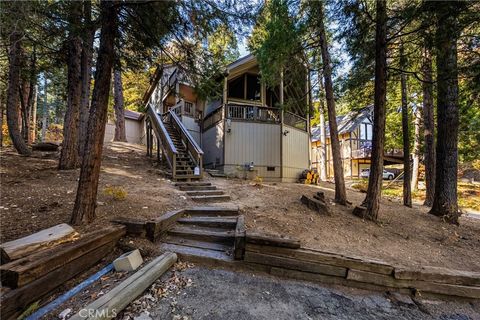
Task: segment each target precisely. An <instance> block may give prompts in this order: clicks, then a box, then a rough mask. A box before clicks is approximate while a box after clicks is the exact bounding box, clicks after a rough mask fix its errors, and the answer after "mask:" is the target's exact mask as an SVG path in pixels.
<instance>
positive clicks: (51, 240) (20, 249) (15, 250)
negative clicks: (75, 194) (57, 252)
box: [0, 223, 78, 263]
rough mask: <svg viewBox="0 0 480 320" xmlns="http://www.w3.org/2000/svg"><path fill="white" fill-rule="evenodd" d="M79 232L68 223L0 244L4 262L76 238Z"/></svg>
mask: <svg viewBox="0 0 480 320" xmlns="http://www.w3.org/2000/svg"><path fill="white" fill-rule="evenodd" d="M77 237H78V234H77V233H76V232H75V230H74V229H73V228H72V227H71V226H69V225H68V224H66V223H62V224H59V225H56V226H53V227H51V228H48V229H44V230H42V231H39V232H36V233H33V234H31V235H29V236H26V237H23V238H20V239H17V240H13V241H9V242H5V243H3V244H1V245H0V253H1V260H2V263H7V262H9V261H12V260H16V259H19V258H22V257H25V256H27V255H29V254H30V253H32V252H36V251H39V250H42V249H45V248H49V247H54V246H56V245H59V244H61V243H65V242H68V241H72V240H75V239H76V238H77Z"/></svg>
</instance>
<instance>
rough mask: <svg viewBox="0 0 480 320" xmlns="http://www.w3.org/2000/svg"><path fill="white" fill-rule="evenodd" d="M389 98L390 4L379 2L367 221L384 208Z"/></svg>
mask: <svg viewBox="0 0 480 320" xmlns="http://www.w3.org/2000/svg"><path fill="white" fill-rule="evenodd" d="M386 98H387V4H386V1H385V0H380V1H377V9H376V32H375V99H374V100H375V102H374V110H373V113H374V115H373V138H372V155H371V159H372V160H371V161H372V163H371V164H370V175H369V177H368V189H367V195H366V197H365V200H364V201H363V204H362V205H363V206H364V207H366V210H365V211H364V214H363V217H364V218H366V219H369V220H373V221H376V220H377V219H378V210H379V207H380V197H381V194H382V182H383V149H384V145H385V120H386V114H385V105H386Z"/></svg>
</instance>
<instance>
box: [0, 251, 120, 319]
mask: <svg viewBox="0 0 480 320" xmlns="http://www.w3.org/2000/svg"><path fill="white" fill-rule="evenodd" d="M114 247H115V243H113V242H112V243H108V244H105V245H103V246H101V247H98V248H97V249H95V250H93V251H91V252H90V253H89V254H88V255H85V256H82V257H80V258H77V259H75V260H72V261H70V262H68V263H67V264H65V265H63V266H62V267H61V268H58V269H55V270H53V271H52V272H50V273H47V274H46V275H45V276H43V277H41V278H38V279H36V280H35V281H33V282H31V283H29V284H28V285H26V286H23V287H21V288H18V289H15V290H11V291H9V292H7V293H6V294H3V295H2V297H1V299H0V305H1V307H0V310H1V315H2V319H15V318H16V316H18V315H19V314H20V313H21V312H22V311H23V310H24V309H25V308H27V307H28V306H29V305H30V304H31V303H33V302H34V301H37V300H38V299H40V298H42V297H43V296H44V295H46V294H47V293H49V292H50V291H52V290H54V289H55V288H57V287H59V286H61V285H62V284H64V283H65V282H66V281H68V280H70V279H71V278H73V277H75V276H76V275H78V274H80V273H82V272H83V271H85V270H87V269H88V268H90V267H92V266H94V265H96V264H97V263H98V261H100V260H101V259H102V258H103V257H105V256H106V255H107V254H108V253H109V252H111V251H112V250H113V248H114Z"/></svg>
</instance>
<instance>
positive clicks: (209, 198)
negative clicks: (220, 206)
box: [191, 194, 231, 202]
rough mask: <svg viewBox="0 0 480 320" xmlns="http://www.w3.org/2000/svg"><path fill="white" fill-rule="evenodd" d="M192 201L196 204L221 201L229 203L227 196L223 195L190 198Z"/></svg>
mask: <svg viewBox="0 0 480 320" xmlns="http://www.w3.org/2000/svg"><path fill="white" fill-rule="evenodd" d="M191 198H192V200H193V201H198V202H217V201H218V202H222V201H230V200H231V198H230V196H229V195H228V194H223V195H217V196H216V195H212V196H192V197H191Z"/></svg>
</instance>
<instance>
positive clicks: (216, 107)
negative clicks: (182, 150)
mask: <svg viewBox="0 0 480 320" xmlns="http://www.w3.org/2000/svg"><path fill="white" fill-rule="evenodd" d="M305 74H306V73H305ZM187 79H188V76H187V72H185V71H182V70H181V69H179V68H177V67H174V66H166V67H164V68H163V70H160V71H158V70H157V73H156V77H155V80H154V83H153V84H152V87H151V88H150V89H149V90H148V92H147V93H146V95H145V97H144V101H145V102H146V103H147V102H148V103H149V104H150V105H151V106H152V107H154V108H155V109H156V110H157V112H160V113H166V112H167V111H168V110H174V112H175V114H177V115H178V116H179V118H180V119H181V122H182V124H183V125H184V126H185V127H186V129H187V130H188V132H189V133H190V134H191V135H192V137H194V139H195V141H196V142H197V144H198V145H199V146H200V147H201V149H202V150H203V166H204V167H205V168H215V169H219V170H221V171H223V172H225V173H226V174H229V175H233V176H237V177H241V178H243V177H249V178H253V177H255V176H259V177H262V178H263V179H267V180H275V181H296V180H297V179H298V177H299V175H300V173H301V172H302V171H303V170H305V169H308V168H309V167H310V159H309V155H310V139H309V122H308V119H307V115H306V110H307V100H306V98H305V97H306V96H307V95H306V94H304V93H305V90H302V92H301V93H302V94H301V98H298V97H295V99H294V97H293V94H292V93H291V92H293V91H294V90H292V89H290V88H292V87H287V86H285V87H283V81H281V85H280V86H278V87H277V88H273V89H271V88H267V87H266V86H265V85H264V84H263V83H261V81H260V75H259V67H258V63H257V60H256V58H255V57H254V56H253V55H247V56H245V57H243V58H241V59H239V60H237V61H235V62H233V63H231V64H230V65H229V66H227V69H226V70H225V73H224V77H223V78H220V79H218V81H221V82H222V84H223V93H222V97H221V98H219V99H215V100H213V99H210V100H209V101H208V102H205V101H201V100H200V99H198V97H197V95H196V94H195V90H194V88H193V86H192V85H191V84H190V83H189V81H188V80H187ZM287 79H290V78H288V76H285V80H287ZM285 83H292V81H289V82H287V81H285ZM298 86H299V87H301V88H302V89H303V88H305V89H306V77H305V81H304V82H303V83H298ZM295 90H296V92H298V89H297V88H295ZM289 99H290V100H289ZM287 101H293V102H292V103H290V105H293V106H294V107H292V109H295V110H297V111H296V112H288V111H283V110H282V109H281V108H279V105H282V104H283V103H284V102H287ZM295 103H296V104H295ZM163 121H165V120H163Z"/></svg>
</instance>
